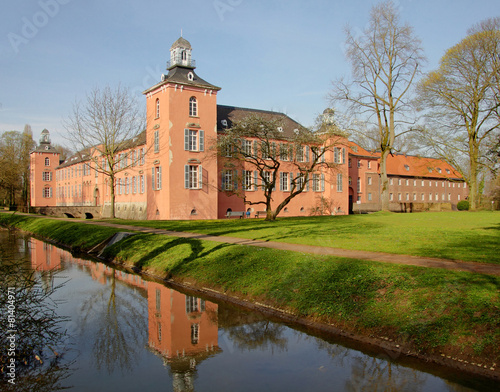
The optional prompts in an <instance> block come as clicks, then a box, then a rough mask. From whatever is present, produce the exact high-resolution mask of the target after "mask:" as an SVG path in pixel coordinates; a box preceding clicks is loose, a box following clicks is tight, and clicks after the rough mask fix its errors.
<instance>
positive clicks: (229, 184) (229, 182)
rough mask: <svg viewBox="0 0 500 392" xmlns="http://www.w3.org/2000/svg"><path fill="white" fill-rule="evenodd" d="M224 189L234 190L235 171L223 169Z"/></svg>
mask: <svg viewBox="0 0 500 392" xmlns="http://www.w3.org/2000/svg"><path fill="white" fill-rule="evenodd" d="M222 190H223V191H232V190H233V171H232V170H223V171H222Z"/></svg>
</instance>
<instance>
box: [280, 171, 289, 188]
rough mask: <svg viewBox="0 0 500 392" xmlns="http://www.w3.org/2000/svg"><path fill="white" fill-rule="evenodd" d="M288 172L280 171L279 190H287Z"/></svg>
mask: <svg viewBox="0 0 500 392" xmlns="http://www.w3.org/2000/svg"><path fill="white" fill-rule="evenodd" d="M288 185H289V181H288V173H283V172H281V173H280V191H283V192H288V191H289V188H288Z"/></svg>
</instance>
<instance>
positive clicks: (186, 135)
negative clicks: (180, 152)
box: [184, 129, 189, 151]
mask: <svg viewBox="0 0 500 392" xmlns="http://www.w3.org/2000/svg"><path fill="white" fill-rule="evenodd" d="M184 151H189V129H184Z"/></svg>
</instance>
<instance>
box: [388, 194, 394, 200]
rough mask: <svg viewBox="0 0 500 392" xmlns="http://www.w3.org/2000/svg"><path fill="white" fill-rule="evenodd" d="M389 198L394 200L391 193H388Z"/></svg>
mask: <svg viewBox="0 0 500 392" xmlns="http://www.w3.org/2000/svg"><path fill="white" fill-rule="evenodd" d="M389 200H390V201H393V200H394V195H393V194H392V193H389Z"/></svg>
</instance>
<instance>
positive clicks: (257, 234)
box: [114, 211, 500, 264]
mask: <svg viewBox="0 0 500 392" xmlns="http://www.w3.org/2000/svg"><path fill="white" fill-rule="evenodd" d="M114 222H118V223H124V224H130V225H137V226H147V227H154V228H158V229H165V230H173V231H188V232H194V233H202V234H211V235H220V236H221V235H226V236H231V237H241V238H248V239H256V240H263V241H277V242H289V243H295V244H304V245H316V246H326V247H333V248H342V249H354V250H365V251H377V252H387V253H395V254H407V255H413V256H423V257H437V258H443V259H453V260H464V261H476V262H482V263H495V264H500V252H498V248H499V245H500V212H498V211H494V212H491V211H479V212H466V211H460V212H436V213H415V214H394V213H375V214H367V215H350V216H323V217H301V218H297V217H295V218H280V219H279V220H277V221H275V222H266V221H264V220H262V219H242V220H240V219H225V220H213V221H124V220H114Z"/></svg>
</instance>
